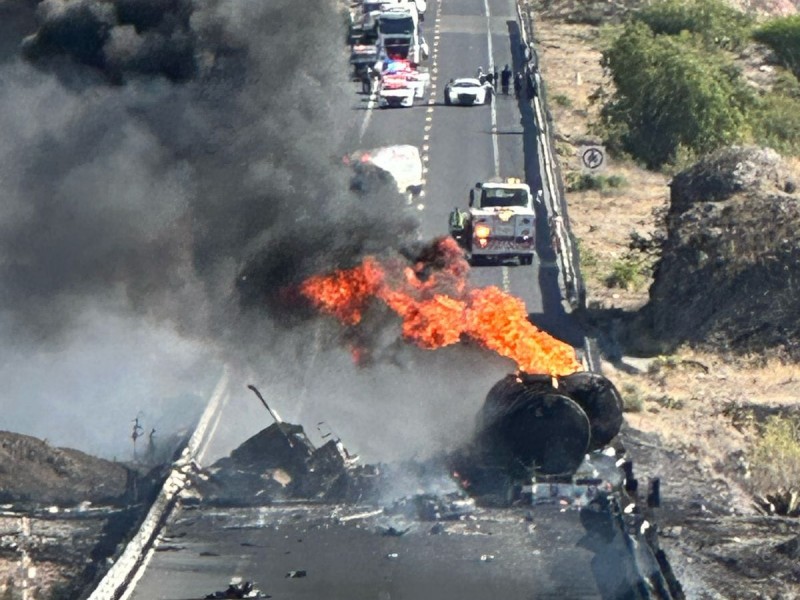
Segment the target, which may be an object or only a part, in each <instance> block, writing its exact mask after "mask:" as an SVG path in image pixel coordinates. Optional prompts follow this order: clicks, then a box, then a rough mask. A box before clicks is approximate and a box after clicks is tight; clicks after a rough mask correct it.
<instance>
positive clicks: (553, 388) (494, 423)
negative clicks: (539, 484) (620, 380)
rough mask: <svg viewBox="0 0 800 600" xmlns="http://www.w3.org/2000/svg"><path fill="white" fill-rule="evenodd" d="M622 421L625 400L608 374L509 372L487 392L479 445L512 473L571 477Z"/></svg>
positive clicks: (479, 422) (480, 419) (479, 423)
mask: <svg viewBox="0 0 800 600" xmlns="http://www.w3.org/2000/svg"><path fill="white" fill-rule="evenodd" d="M621 424H622V399H621V397H620V396H619V393H618V392H617V390H616V388H614V386H613V384H612V383H611V382H610V381H609V380H608V379H606V378H605V377H603V376H602V375H598V374H597V373H575V374H572V375H568V376H565V377H560V378H556V379H553V378H551V377H550V376H549V375H528V374H519V375H508V376H506V377H505V378H503V379H501V380H500V381H499V382H497V383H496V384H495V385H494V386H493V387H492V389H491V390H489V393H488V394H487V396H486V401H485V402H484V405H483V407H482V408H481V410H480V412H479V414H478V418H477V430H476V438H475V445H476V447H477V449H478V450H479V453H480V455H481V456H482V457H484V459H485V460H486V461H487V462H489V463H491V464H494V465H497V466H501V467H504V468H506V469H508V470H509V471H510V472H512V473H513V472H519V471H524V472H528V473H533V474H536V475H546V476H569V475H572V474H573V473H574V472H575V471H576V470H577V468H578V467H579V466H580V464H581V462H582V461H583V458H584V455H585V454H586V452H588V451H591V450H597V449H599V448H602V447H604V446H606V445H607V444H608V443H609V442H610V441H611V440H612V439H613V438H614V436H616V435H617V433H618V432H619V428H620V426H621Z"/></svg>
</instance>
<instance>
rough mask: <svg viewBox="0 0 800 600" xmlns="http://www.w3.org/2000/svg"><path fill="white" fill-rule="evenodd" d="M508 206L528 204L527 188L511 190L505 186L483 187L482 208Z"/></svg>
mask: <svg viewBox="0 0 800 600" xmlns="http://www.w3.org/2000/svg"><path fill="white" fill-rule="evenodd" d="M506 206H528V194H527V193H526V192H525V190H509V189H503V188H483V190H481V205H480V208H495V207H506Z"/></svg>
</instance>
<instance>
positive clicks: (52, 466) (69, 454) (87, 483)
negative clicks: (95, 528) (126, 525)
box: [0, 431, 133, 506]
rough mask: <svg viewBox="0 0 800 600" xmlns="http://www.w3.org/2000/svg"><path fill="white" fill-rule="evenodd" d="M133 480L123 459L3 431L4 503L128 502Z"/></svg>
mask: <svg viewBox="0 0 800 600" xmlns="http://www.w3.org/2000/svg"><path fill="white" fill-rule="evenodd" d="M132 481H133V477H132V473H131V470H130V469H128V468H127V467H125V466H123V465H122V464H120V463H115V462H110V461H107V460H103V459H100V458H95V457H93V456H89V455H88V454H84V453H83V452H80V451H78V450H72V449H69V448H54V447H53V446H50V445H49V444H48V443H47V442H45V441H43V440H40V439H37V438H34V437H31V436H27V435H21V434H17V433H10V432H7V431H0V503H5V504H9V503H36V504H39V505H48V504H51V505H60V506H71V505H76V504H79V503H81V502H91V503H93V504H114V503H119V502H124V501H125V498H126V495H127V494H128V493H129V492H130V489H129V488H130V486H131V485H132Z"/></svg>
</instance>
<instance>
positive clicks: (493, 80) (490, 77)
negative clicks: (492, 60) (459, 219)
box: [477, 65, 525, 98]
mask: <svg viewBox="0 0 800 600" xmlns="http://www.w3.org/2000/svg"><path fill="white" fill-rule="evenodd" d="M477 77H478V80H479V81H480V82H481V83H488V84H489V85H491V86H492V89H493V90H494V91H495V92H497V83H498V81H499V82H500V89H501V90H502V92H503V95H505V96H508V89H509V86H510V85H511V80H512V78H513V80H514V95H515V96H516V97H517V98H519V95H520V93H521V92H522V83H523V81H524V79H525V77H524V75H523V74H522V72H521V71H517V72H516V73H513V72H512V71H511V67H509V66H508V65H506V66H505V67H504V68H503V70H502V71H500V73H499V76H498V72H497V68H495V69H494V71H489V72H488V73H484V72H483V67H478V75H477Z"/></svg>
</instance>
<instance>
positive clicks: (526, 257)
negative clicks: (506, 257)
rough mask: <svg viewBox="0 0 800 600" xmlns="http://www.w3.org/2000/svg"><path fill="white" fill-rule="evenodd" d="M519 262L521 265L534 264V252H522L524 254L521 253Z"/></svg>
mask: <svg viewBox="0 0 800 600" xmlns="http://www.w3.org/2000/svg"><path fill="white" fill-rule="evenodd" d="M519 264H520V265H532V264H533V254H522V255H520V257H519Z"/></svg>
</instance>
